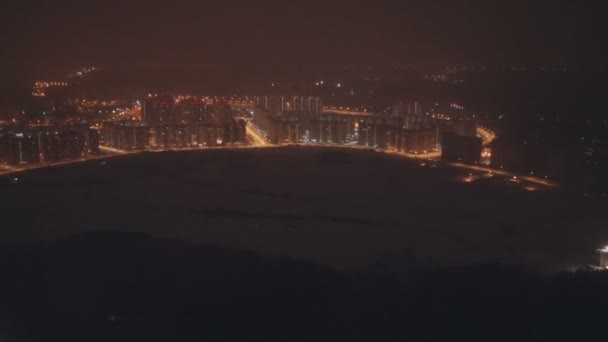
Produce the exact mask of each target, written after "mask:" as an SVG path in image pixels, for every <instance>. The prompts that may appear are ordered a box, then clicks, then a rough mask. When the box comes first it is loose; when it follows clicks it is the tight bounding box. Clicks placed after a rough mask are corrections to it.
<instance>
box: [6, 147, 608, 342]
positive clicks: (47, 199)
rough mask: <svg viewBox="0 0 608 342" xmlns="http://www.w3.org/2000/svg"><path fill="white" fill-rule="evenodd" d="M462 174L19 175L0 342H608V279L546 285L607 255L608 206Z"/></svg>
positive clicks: (141, 162)
mask: <svg viewBox="0 0 608 342" xmlns="http://www.w3.org/2000/svg"><path fill="white" fill-rule="evenodd" d="M467 173H468V172H467ZM461 176H462V175H461V174H460V171H458V170H455V169H451V168H447V167H443V166H438V167H435V168H430V167H428V166H425V167H421V166H420V165H419V163H416V162H413V161H408V160H402V159H398V158H395V157H391V156H387V155H383V154H380V153H375V152H363V151H352V150H327V149H314V148H306V149H303V148H297V147H290V148H281V149H264V150H214V151H204V152H180V153H175V152H169V153H154V154H140V155H132V156H126V157H118V158H113V159H109V160H108V161H107V163H106V164H105V165H103V166H102V165H100V162H99V161H95V162H86V163H82V164H78V165H70V166H66V167H58V168H52V169H45V170H37V171H31V172H27V173H23V174H19V175H18V177H19V182H18V183H17V184H10V182H9V179H8V178H7V177H5V178H3V179H2V182H1V183H0V191H1V193H2V200H3V202H2V220H3V222H4V223H5V224H3V225H2V229H1V232H2V241H3V242H2V244H1V245H0V246H1V248H0V274H1V275H2V278H1V280H0V303H1V305H0V340H8V341H24V340H25V341H37V340H40V341H48V340H61V341H83V340H89V341H91V340H92V341H108V340H112V341H116V340H128V341H134V340H164V341H166V340H197V341H200V340H208V341H244V340H246V341H269V340H272V341H288V340H291V341H294V340H295V341H312V340H320V341H337V340H339V341H341V340H351V341H404V340H412V341H446V340H469V341H496V340H498V341H515V340H518V341H522V340H530V341H545V340H569V341H572V340H592V341H594V340H600V338H601V337H603V334H604V331H603V330H604V323H605V322H606V318H608V317H606V314H605V313H604V311H605V307H606V304H608V296H607V295H606V288H607V286H608V278H607V274H606V273H603V272H578V273H559V274H556V273H553V274H551V275H548V274H547V272H550V271H555V270H557V269H560V268H562V267H564V266H565V265H568V264H584V263H588V262H593V261H595V258H594V255H593V249H594V248H597V247H599V246H601V245H602V242H603V241H606V240H601V239H602V237H605V235H603V234H605V232H603V231H602V230H601V229H599V228H600V227H601V224H602V222H601V220H600V219H601V218H602V217H605V216H603V215H602V213H601V208H602V206H601V203H596V202H592V201H590V200H588V201H586V202H585V201H582V200H583V199H584V198H580V199H579V198H577V200H576V201H574V200H571V198H572V197H571V196H572V195H571V194H567V193H564V192H563V191H561V190H544V191H535V192H528V191H525V190H522V188H521V184H515V183H512V182H508V181H506V180H504V179H497V178H493V179H483V180H480V181H478V182H474V183H466V184H465V183H462V182H460V181H459V179H460V177H461ZM536 271H542V273H543V274H541V273H538V272H536Z"/></svg>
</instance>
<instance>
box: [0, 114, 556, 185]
mask: <svg viewBox="0 0 608 342" xmlns="http://www.w3.org/2000/svg"><path fill="white" fill-rule="evenodd" d="M484 131H485V133H484V134H486V135H487V136H488V139H489V138H492V139H494V134H493V133H491V131H489V130H487V129H486V130H484ZM247 136H248V137H249V138H250V140H251V141H253V145H229V146H215V147H203V148H201V147H186V148H178V149H176V148H172V149H170V150H171V151H200V150H206V149H257V148H278V147H280V146H281V145H276V144H271V143H270V142H268V141H267V140H266V138H265V137H264V136H263V134H262V133H261V132H260V131H259V130H258V129H257V128H256V127H255V126H254V125H253V124H251V123H248V124H247ZM293 145H300V144H293ZM302 146H319V147H329V148H348V149H357V150H374V151H376V152H379V153H385V154H390V155H393V156H398V157H402V158H408V159H414V160H428V159H432V160H439V158H440V157H441V152H431V153H425V154H414V153H406V152H398V151H394V150H388V149H378V148H370V147H367V146H361V145H342V144H310V145H308V144H307V145H302ZM100 149H101V150H102V151H104V152H106V153H108V154H105V155H100V156H89V157H86V158H79V159H71V160H65V161H60V162H54V163H43V164H32V165H26V166H23V167H11V166H5V165H3V169H0V175H8V174H14V173H17V172H22V171H26V170H33V169H38V168H44V167H49V166H59V165H67V164H72V163H78V162H83V161H89V160H96V159H106V158H111V157H114V156H119V155H125V154H135V153H141V152H146V151H144V150H136V151H125V150H120V149H115V148H110V147H105V146H101V147H100ZM163 151H166V150H165V149H159V150H149V151H148V152H163ZM447 165H449V166H451V167H454V168H460V169H465V170H470V171H476V172H483V173H486V174H495V175H500V176H504V177H508V178H509V179H511V180H514V181H517V182H520V181H522V180H523V181H526V182H529V183H532V184H536V185H542V186H545V187H550V188H554V187H557V186H558V184H557V183H556V182H553V181H551V180H548V179H545V178H539V177H531V176H526V175H520V174H516V173H514V172H510V171H505V170H496V169H492V168H490V167H484V166H479V165H468V164H463V163H447ZM469 178H470V179H469V180H470V181H473V180H474V179H476V178H474V177H469ZM524 188H526V187H525V186H524ZM526 189H527V188H526Z"/></svg>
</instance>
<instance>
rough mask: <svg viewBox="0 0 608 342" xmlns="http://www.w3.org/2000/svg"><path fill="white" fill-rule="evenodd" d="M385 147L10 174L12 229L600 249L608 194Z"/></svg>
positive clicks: (576, 257) (428, 256) (26, 237)
mask: <svg viewBox="0 0 608 342" xmlns="http://www.w3.org/2000/svg"><path fill="white" fill-rule="evenodd" d="M431 164H432V163H427V165H426V166H425V167H421V166H420V165H419V163H418V162H415V161H411V160H406V159H401V158H398V157H393V156H388V155H385V154H382V153H376V152H368V151H357V150H346V149H341V150H340V149H333V150H332V149H319V148H298V147H286V148H278V149H275V148H271V149H259V150H208V151H203V152H167V153H144V154H139V155H130V156H125V157H117V158H113V159H109V160H108V161H107V163H106V164H105V165H103V166H102V165H100V162H99V161H92V162H85V163H81V164H73V165H69V166H64V167H55V168H52V169H41V170H35V171H31V172H27V173H22V174H17V175H16V176H18V177H19V182H18V183H17V184H10V181H9V177H4V178H0V192H1V193H2V201H3V202H2V206H1V210H2V215H1V216H2V222H3V224H2V229H0V240H1V241H27V242H29V241H47V242H48V241H55V240H57V239H62V238H65V237H68V236H72V235H74V234H79V233H84V232H89V231H97V230H116V231H128V232H142V233H146V234H151V235H153V236H157V237H169V238H176V239H181V240H185V241H192V242H203V243H207V244H211V245H218V246H222V247H228V248H239V249H247V250H253V251H256V252H259V253H261V254H264V255H274V256H288V257H293V258H297V259H303V260H311V261H314V262H318V263H320V264H326V265H330V266H332V267H337V268H340V269H353V268H365V267H366V266H367V265H369V264H371V263H373V262H374V261H375V260H377V259H378V258H381V257H383V256H386V255H391V254H397V255H401V254H407V255H410V254H412V255H416V258H417V259H418V260H420V262H425V263H427V264H429V265H433V266H456V265H467V264H470V263H473V262H475V263H479V262H481V263H488V262H489V263H506V264H521V265H524V266H525V267H527V268H529V269H532V270H537V271H543V272H545V271H548V272H551V271H555V270H559V269H563V268H564V267H568V266H571V265H580V264H587V263H590V262H594V261H595V260H596V257H595V255H594V250H595V249H596V248H599V247H601V246H603V245H604V243H606V242H608V233H607V232H606V230H605V229H604V227H606V224H607V222H606V216H605V214H604V213H603V209H602V208H605V206H606V205H607V204H608V203H607V202H606V200H601V199H600V200H598V199H589V198H586V197H583V196H582V194H576V195H574V194H570V193H565V192H564V191H561V190H541V191H534V192H529V191H525V190H523V189H522V188H523V187H524V186H525V184H516V183H513V182H509V181H507V180H505V179H504V178H503V179H501V178H498V177H495V178H481V179H479V180H478V181H476V182H473V183H463V182H462V181H461V179H462V177H463V176H464V175H468V173H469V171H462V170H458V169H453V168H447V167H442V166H439V167H435V168H430V165H431Z"/></svg>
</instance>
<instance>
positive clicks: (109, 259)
mask: <svg viewBox="0 0 608 342" xmlns="http://www.w3.org/2000/svg"><path fill="white" fill-rule="evenodd" d="M0 271H1V273H2V275H3V279H2V281H1V282H0V301H1V302H2V305H1V306H0V338H2V340H3V341H4V340H6V341H49V340H50V341H54V340H57V341H85V340H86V341H134V340H137V341H150V340H152V341H167V340H169V341H184V340H187V341H194V340H196V341H313V340H314V341H404V340H412V341H446V340H463V341H465V340H466V341H549V340H551V341H582V340H588V341H600V340H602V339H601V338H602V337H603V336H604V333H605V322H606V318H607V317H606V314H605V308H606V304H608V296H607V295H606V286H608V273H605V272H579V273H574V274H562V275H554V276H551V277H547V276H544V277H543V276H539V275H536V274H532V273H529V272H525V271H523V270H522V269H520V268H517V267H506V266H500V265H471V266H466V267H453V268H440V269H428V268H420V267H418V266H416V265H415V263H410V264H409V265H404V266H403V267H402V268H400V269H399V270H395V269H390V268H389V267H387V265H386V264H384V263H382V262H379V263H377V264H376V265H374V267H371V268H370V269H368V270H367V271H365V272H346V273H345V272H338V271H334V270H331V269H328V268H326V267H323V266H319V265H315V264H311V263H306V262H300V261H295V260H292V259H286V258H270V257H263V256H260V255H258V254H255V253H251V252H245V251H240V250H234V249H224V248H217V247H210V246H205V245H200V244H192V243H186V242H181V241H177V240H170V239H158V238H151V237H149V236H146V235H144V234H137V233H116V232H104V233H101V232H96V233H88V234H85V235H81V236H77V237H73V238H69V239H66V240H63V241H60V242H57V243H54V244H51V245H32V244H29V245H28V244H20V245H13V246H12V247H8V246H4V248H2V249H1V250H0Z"/></svg>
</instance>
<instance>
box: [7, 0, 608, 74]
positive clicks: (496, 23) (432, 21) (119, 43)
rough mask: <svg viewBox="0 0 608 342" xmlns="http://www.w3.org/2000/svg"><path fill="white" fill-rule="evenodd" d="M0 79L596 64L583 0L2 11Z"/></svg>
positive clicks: (54, 5)
mask: <svg viewBox="0 0 608 342" xmlns="http://www.w3.org/2000/svg"><path fill="white" fill-rule="evenodd" d="M0 7H1V8H0V41H1V43H2V51H1V52H0V53H1V55H0V63H1V69H0V70H2V73H4V77H3V78H4V79H11V78H17V77H22V76H24V75H28V76H33V75H36V74H40V73H46V72H47V71H48V70H56V69H57V68H71V67H74V66H79V65H86V64H99V65H112V64H123V65H134V64H137V65H160V66H210V67H213V68H217V69H221V70H235V69H239V68H241V69H247V68H257V69H268V70H273V69H274V68H300V69H302V70H303V72H304V71H306V72H308V71H310V70H315V69H323V68H332V67H336V66H340V65H344V64H349V63H357V64H364V65H387V64H391V63H404V64H420V63H426V64H457V63H467V64H469V63H470V64H473V63H489V64H492V63H507V64H512V63H528V64H531V63H534V64H539V63H540V64H544V63H589V62H599V61H602V60H605V57H606V53H605V51H604V50H605V49H604V47H603V45H604V44H605V35H604V33H603V29H606V28H607V27H606V24H604V23H602V19H603V18H602V17H601V16H602V13H603V12H602V11H600V10H599V7H598V6H595V5H590V4H589V2H588V1H585V2H584V4H583V2H582V1H571V2H559V1H546V0H539V1H534V0H532V1H520V0H515V1H490V0H488V1H457V0H451V1H447V0H446V1H432V0H427V1H408V0H401V1H383V0H376V1H356V0H353V1H343V2H338V1H331V0H328V1H319V2H316V1H288V0H283V1H244V0H239V1H190V2H186V1H180V0H176V1H165V2H162V3H157V2H154V1H138V0H135V1H95V2H89V1H71V0H55V1H46V2H42V1H38V2H33V1H19V2H18V3H17V1H3V2H2V5H0Z"/></svg>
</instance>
